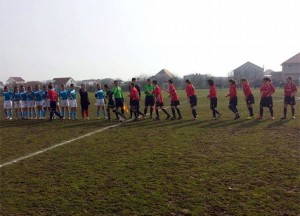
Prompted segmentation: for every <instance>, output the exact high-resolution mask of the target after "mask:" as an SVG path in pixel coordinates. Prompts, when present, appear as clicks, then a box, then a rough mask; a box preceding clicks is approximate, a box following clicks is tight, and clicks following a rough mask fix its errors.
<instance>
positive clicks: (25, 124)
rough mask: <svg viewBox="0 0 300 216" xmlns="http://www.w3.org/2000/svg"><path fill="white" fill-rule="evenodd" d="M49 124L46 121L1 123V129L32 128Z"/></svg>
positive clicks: (27, 120) (26, 120)
mask: <svg viewBox="0 0 300 216" xmlns="http://www.w3.org/2000/svg"><path fill="white" fill-rule="evenodd" d="M45 123H47V122H46V121H45V120H29V119H25V120H16V121H7V122H5V123H4V122H1V123H0V128H8V127H30V126H35V125H40V124H45Z"/></svg>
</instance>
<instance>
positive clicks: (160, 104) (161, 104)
mask: <svg viewBox="0 0 300 216" xmlns="http://www.w3.org/2000/svg"><path fill="white" fill-rule="evenodd" d="M155 106H156V107H163V106H164V103H163V102H157V101H156V103H155Z"/></svg>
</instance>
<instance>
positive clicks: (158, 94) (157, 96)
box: [152, 85, 163, 103]
mask: <svg viewBox="0 0 300 216" xmlns="http://www.w3.org/2000/svg"><path fill="white" fill-rule="evenodd" d="M152 94H154V95H155V99H156V102H159V103H162V102H163V97H162V95H161V89H160V87H159V86H158V85H156V86H155V88H154V90H153V92H152Z"/></svg>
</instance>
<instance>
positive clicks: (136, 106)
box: [131, 100, 140, 108]
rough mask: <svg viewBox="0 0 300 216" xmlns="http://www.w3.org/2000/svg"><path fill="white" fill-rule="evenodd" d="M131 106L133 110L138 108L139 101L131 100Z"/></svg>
mask: <svg viewBox="0 0 300 216" xmlns="http://www.w3.org/2000/svg"><path fill="white" fill-rule="evenodd" d="M131 106H132V107H134V108H138V107H140V101H139V100H131Z"/></svg>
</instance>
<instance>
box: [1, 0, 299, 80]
mask: <svg viewBox="0 0 300 216" xmlns="http://www.w3.org/2000/svg"><path fill="white" fill-rule="evenodd" d="M299 20H300V1H299V0H226V1H225V0H194V1H193V0H0V80H1V81H6V80H7V78H8V77H10V76H22V77H23V78H24V79H25V80H26V81H27V80H46V79H52V78H54V77H66V76H71V77H73V78H74V79H75V80H81V79H88V78H100V79H101V78H106V77H111V78H122V79H125V80H128V79H130V78H131V77H132V76H137V75H140V74H148V75H153V74H155V73H157V72H158V71H159V70H161V69H163V68H166V69H168V70H170V71H171V72H173V73H175V74H177V75H180V76H182V75H185V74H190V73H201V74H204V73H209V74H212V75H215V76H227V74H228V72H229V71H231V70H233V69H235V68H236V67H238V66H240V65H241V64H243V63H245V62H246V61H251V62H253V63H254V64H257V65H259V66H261V67H263V66H264V67H265V68H267V69H273V70H281V67H280V64H281V63H282V62H283V61H285V60H287V59H288V58H290V57H292V56H293V55H295V54H297V53H298V52H300V43H299V41H300V40H299V38H300V22H299Z"/></svg>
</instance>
